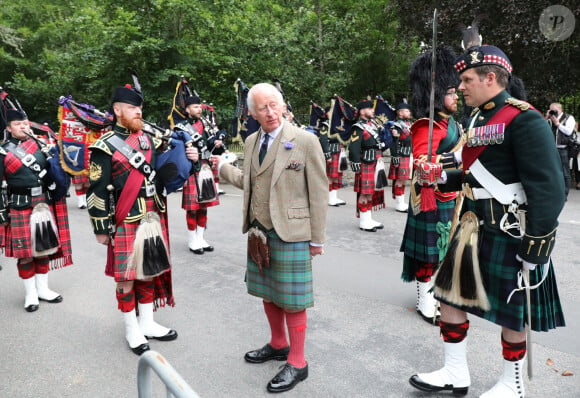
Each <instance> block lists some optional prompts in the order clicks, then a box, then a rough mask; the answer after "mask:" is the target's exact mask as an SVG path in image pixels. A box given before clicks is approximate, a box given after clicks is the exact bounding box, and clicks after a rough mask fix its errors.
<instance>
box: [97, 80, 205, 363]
mask: <svg viewBox="0 0 580 398" xmlns="http://www.w3.org/2000/svg"><path fill="white" fill-rule="evenodd" d="M111 102H112V109H113V111H114V115H115V125H114V128H113V131H111V132H109V133H107V134H105V135H103V136H102V137H101V138H99V139H98V140H97V141H95V143H93V144H92V145H91V147H90V148H91V158H90V166H89V181H90V185H89V188H88V190H87V204H88V210H89V215H90V217H91V223H92V225H93V230H94V233H95V235H96V238H97V241H98V242H99V243H101V244H104V245H107V246H108V256H107V267H106V270H105V274H106V275H108V276H112V277H114V278H115V282H117V289H116V296H117V302H118V308H119V310H121V312H122V313H123V316H124V321H125V338H126V339H127V342H128V343H129V347H130V348H131V350H132V351H133V352H134V353H135V354H137V355H141V354H142V353H143V352H145V351H147V350H149V345H148V342H147V339H148V338H151V339H156V340H161V341H169V340H174V339H176V338H177V332H176V331H175V330H172V329H171V330H170V329H169V328H166V327H164V326H161V325H159V324H158V323H156V322H155V321H154V320H153V309H154V307H155V308H158V307H162V306H165V304H168V305H170V306H173V305H174V300H173V289H172V280H171V265H170V262H169V256H168V250H167V247H168V246H167V245H168V242H169V240H168V231H167V214H166V199H165V197H163V196H162V195H161V192H162V189H163V187H161V186H160V185H159V182H158V178H157V174H156V172H155V170H153V167H152V165H155V161H156V157H157V156H158V155H159V153H160V152H161V150H162V149H163V148H162V142H161V140H158V139H156V138H153V137H151V136H149V135H147V134H145V133H144V132H143V131H142V127H143V122H142V120H141V116H142V104H143V96H142V94H141V92H140V91H138V90H136V89H133V88H131V87H130V86H125V87H117V88H116V89H115V91H114V93H113V98H112V101H111ZM194 152H195V150H194V149H193V148H191V149H187V155H188V158H189V159H190V160H195V159H196V158H195V156H194ZM136 306H138V310H139V319H137V316H136V310H135V308H136Z"/></svg>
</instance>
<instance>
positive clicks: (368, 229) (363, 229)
mask: <svg viewBox="0 0 580 398" xmlns="http://www.w3.org/2000/svg"><path fill="white" fill-rule="evenodd" d="M359 229H360V230H361V231H366V232H377V228H376V227H372V228H361V227H359Z"/></svg>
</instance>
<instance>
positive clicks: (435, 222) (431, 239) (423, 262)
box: [400, 200, 455, 282]
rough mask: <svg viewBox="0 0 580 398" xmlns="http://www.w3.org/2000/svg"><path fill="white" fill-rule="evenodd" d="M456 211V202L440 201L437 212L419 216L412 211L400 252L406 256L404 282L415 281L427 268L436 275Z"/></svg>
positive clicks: (404, 258)
mask: <svg viewBox="0 0 580 398" xmlns="http://www.w3.org/2000/svg"><path fill="white" fill-rule="evenodd" d="M454 211H455V200H450V201H447V202H442V201H440V200H437V210H435V211H428V212H421V213H419V214H417V215H414V214H413V212H412V211H409V213H408V215H407V224H406V225H405V232H404V234H403V241H402V243H401V249H400V251H402V252H403V253H404V254H405V255H404V257H403V272H402V274H401V279H403V281H405V282H412V281H414V280H415V279H416V275H417V273H418V272H419V273H421V271H422V270H423V271H426V269H427V268H428V269H429V272H433V273H434V271H435V270H436V269H437V266H438V265H439V261H440V260H443V257H444V256H445V252H446V250H447V246H448V242H449V231H450V229H451V221H452V219H453V213H454ZM427 265H428V266H427Z"/></svg>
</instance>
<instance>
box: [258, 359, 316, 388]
mask: <svg viewBox="0 0 580 398" xmlns="http://www.w3.org/2000/svg"><path fill="white" fill-rule="evenodd" d="M307 377H308V364H306V366H305V367H303V368H302V369H298V368H295V367H294V366H292V365H290V364H289V363H287V364H285V365H284V367H283V368H282V370H281V371H279V372H278V374H277V375H276V376H274V378H273V379H272V380H270V382H269V383H268V387H267V388H268V391H270V392H284V391H288V390H291V389H293V388H294V386H296V384H298V383H299V382H301V381H303V380H306V378H307Z"/></svg>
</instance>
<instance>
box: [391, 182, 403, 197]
mask: <svg viewBox="0 0 580 398" xmlns="http://www.w3.org/2000/svg"><path fill="white" fill-rule="evenodd" d="M393 193H394V194H395V195H396V196H401V195H404V194H405V186H404V185H393Z"/></svg>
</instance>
